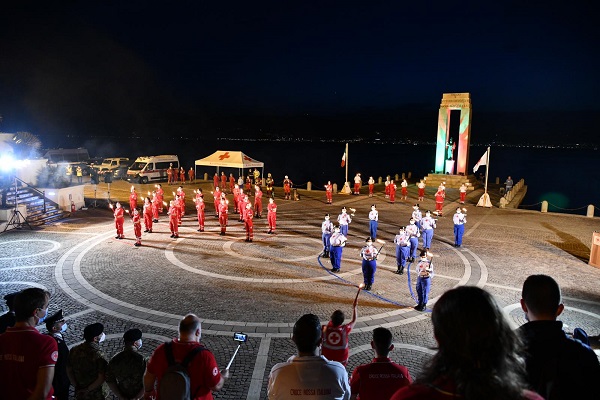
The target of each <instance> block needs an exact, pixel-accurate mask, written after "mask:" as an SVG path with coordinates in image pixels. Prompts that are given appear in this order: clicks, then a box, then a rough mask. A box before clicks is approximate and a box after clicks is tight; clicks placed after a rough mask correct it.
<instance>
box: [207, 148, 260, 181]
mask: <svg viewBox="0 0 600 400" xmlns="http://www.w3.org/2000/svg"><path fill="white" fill-rule="evenodd" d="M195 165H196V167H197V166H199V165H205V166H210V167H217V174H218V173H219V167H225V168H237V169H238V170H239V174H238V176H241V175H243V173H244V168H260V169H261V176H264V167H265V164H264V163H263V162H260V161H258V160H255V159H253V158H252V157H248V156H247V155H245V154H244V153H242V152H241V151H227V150H217V151H215V152H214V153H213V154H211V155H210V156H208V157H204V158H201V159H199V160H196V162H195Z"/></svg>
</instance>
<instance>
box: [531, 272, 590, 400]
mask: <svg viewBox="0 0 600 400" xmlns="http://www.w3.org/2000/svg"><path fill="white" fill-rule="evenodd" d="M521 296H522V299H521V308H522V309H523V311H524V312H525V317H526V319H527V320H528V321H529V322H527V323H526V324H524V325H523V326H521V327H520V328H519V332H520V333H521V334H522V337H523V340H524V342H525V353H524V357H525V364H526V368H527V380H528V382H529V384H530V386H531V388H532V389H533V390H535V391H537V392H538V393H539V394H541V395H542V396H544V398H545V399H546V400H558V399H576V398H589V399H600V386H598V385H597V383H596V381H597V380H598V378H600V364H599V363H598V357H596V354H595V353H594V351H593V350H592V349H591V348H590V347H589V346H586V345H584V344H582V343H581V342H580V341H578V340H575V339H571V338H569V337H568V336H567V335H566V334H565V332H564V331H563V325H562V322H561V321H557V320H556V319H557V317H558V316H559V315H560V314H561V313H562V312H563V310H564V308H565V307H564V305H563V304H562V301H561V293H560V287H559V286H558V283H557V282H556V281H555V280H554V279H552V278H551V277H550V276H547V275H531V276H529V277H528V278H527V279H526V280H525V282H524V283H523V292H522V295H521Z"/></svg>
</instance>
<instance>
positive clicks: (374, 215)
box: [369, 204, 379, 240]
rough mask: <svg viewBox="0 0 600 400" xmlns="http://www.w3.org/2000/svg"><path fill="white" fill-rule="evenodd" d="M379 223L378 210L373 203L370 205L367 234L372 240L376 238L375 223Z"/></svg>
mask: <svg viewBox="0 0 600 400" xmlns="http://www.w3.org/2000/svg"><path fill="white" fill-rule="evenodd" d="M378 224H379V211H377V207H375V204H373V205H371V211H369V234H370V235H371V237H372V238H373V240H375V239H377V225H378Z"/></svg>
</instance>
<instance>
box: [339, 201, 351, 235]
mask: <svg viewBox="0 0 600 400" xmlns="http://www.w3.org/2000/svg"><path fill="white" fill-rule="evenodd" d="M337 222H338V224H340V232H341V233H342V235H344V236H346V237H347V236H348V224H349V223H350V222H352V217H351V216H350V215H349V214H348V213H347V212H346V207H342V213H341V214H340V215H338V217H337Z"/></svg>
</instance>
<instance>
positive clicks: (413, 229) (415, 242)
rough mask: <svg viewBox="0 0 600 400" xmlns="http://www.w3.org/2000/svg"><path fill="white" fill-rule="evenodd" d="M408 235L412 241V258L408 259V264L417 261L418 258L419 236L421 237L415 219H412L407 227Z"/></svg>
mask: <svg viewBox="0 0 600 400" xmlns="http://www.w3.org/2000/svg"><path fill="white" fill-rule="evenodd" d="M406 234H407V235H408V237H409V241H410V258H409V259H408V262H413V261H415V258H417V248H418V247H419V236H421V233H420V232H419V228H418V227H417V224H416V222H415V219H414V218H411V219H410V221H409V224H408V226H407V227H406Z"/></svg>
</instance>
